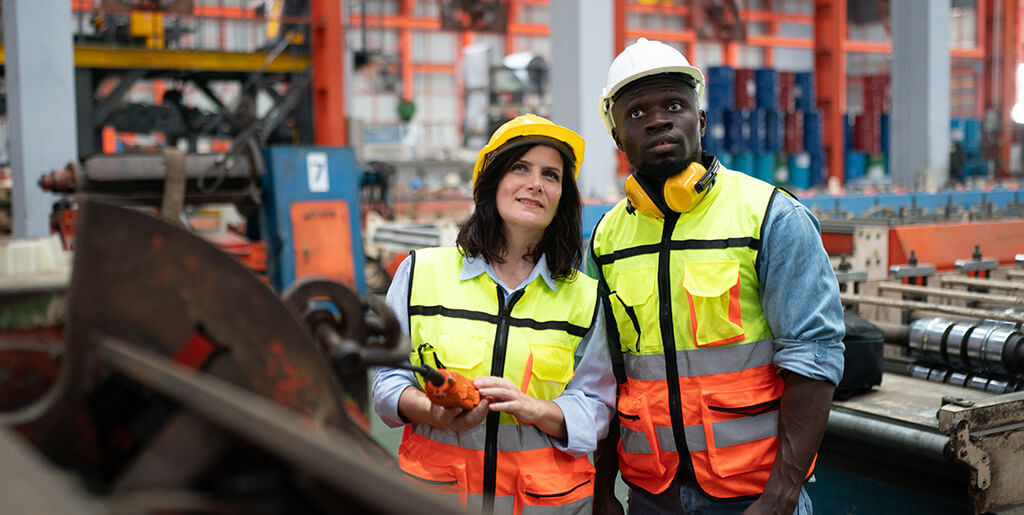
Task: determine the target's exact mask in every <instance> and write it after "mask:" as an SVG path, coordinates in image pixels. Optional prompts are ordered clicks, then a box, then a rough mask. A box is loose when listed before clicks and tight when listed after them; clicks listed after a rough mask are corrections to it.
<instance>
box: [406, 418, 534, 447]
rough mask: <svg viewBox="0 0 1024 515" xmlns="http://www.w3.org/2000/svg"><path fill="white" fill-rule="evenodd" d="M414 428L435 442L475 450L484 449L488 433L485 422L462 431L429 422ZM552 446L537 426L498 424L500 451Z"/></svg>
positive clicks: (416, 425)
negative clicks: (440, 426)
mask: <svg viewBox="0 0 1024 515" xmlns="http://www.w3.org/2000/svg"><path fill="white" fill-rule="evenodd" d="M413 430H415V431H416V434H418V435H421V436H425V437H427V438H429V439H430V440H431V441H433V442H437V443H443V444H446V445H454V446H456V447H461V448H463V449H470V450H474V451H482V450H484V438H485V436H486V434H487V429H486V426H485V425H483V424H480V425H479V426H477V427H474V428H473V429H467V430H465V431H462V432H460V433H456V432H455V431H452V430H451V429H441V428H438V427H433V426H429V425H427V424H413ZM551 446H552V445H551V440H549V439H548V436H547V435H546V434H545V433H543V432H541V431H540V430H539V429H537V428H536V427H533V426H521V425H517V424H501V425H499V426H498V451H532V450H535V449H546V448H548V447H551Z"/></svg>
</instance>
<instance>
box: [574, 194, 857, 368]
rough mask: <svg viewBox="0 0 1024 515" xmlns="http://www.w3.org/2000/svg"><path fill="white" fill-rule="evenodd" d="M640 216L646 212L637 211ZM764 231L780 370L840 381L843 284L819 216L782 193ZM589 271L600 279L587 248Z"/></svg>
mask: <svg viewBox="0 0 1024 515" xmlns="http://www.w3.org/2000/svg"><path fill="white" fill-rule="evenodd" d="M635 216H642V215H640V214H637V215H635ZM767 218H768V219H767V220H766V221H765V224H764V231H763V232H762V234H761V251H760V258H761V263H760V268H759V269H758V270H757V277H758V293H759V294H760V297H761V309H762V311H763V312H764V317H765V319H766V320H767V321H768V327H769V328H770V329H771V330H772V335H773V338H774V344H775V356H774V362H775V364H776V365H778V366H779V368H783V369H785V370H789V371H791V372H795V373H797V374H800V375H802V376H804V377H808V378H810V379H816V380H819V381H828V382H830V383H832V384H835V385H838V384H839V380H840V379H842V377H843V364H844V357H843V350H844V349H845V346H844V345H843V337H844V336H845V334H846V328H845V326H844V324H843V306H842V303H841V302H840V301H839V284H838V282H837V281H836V275H835V272H834V271H833V270H832V265H831V263H829V259H828V254H827V253H826V252H825V248H824V247H823V246H822V243H821V227H820V225H818V219H817V218H815V216H814V214H813V213H811V211H810V210H809V209H807V207H806V206H804V205H803V204H801V203H800V202H799V201H797V200H796V199H794V198H792V197H790V196H789V195H784V194H781V193H780V194H778V195H775V199H774V200H773V201H772V205H771V207H770V208H769V209H768V215H767ZM586 270H587V275H590V276H591V277H597V276H598V273H597V268H596V265H595V263H594V262H593V256H592V255H591V253H590V252H587V261H586Z"/></svg>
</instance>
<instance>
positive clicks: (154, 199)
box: [39, 146, 264, 205]
mask: <svg viewBox="0 0 1024 515" xmlns="http://www.w3.org/2000/svg"><path fill="white" fill-rule="evenodd" d="M263 171H264V164H263V157H262V155H261V154H260V149H259V148H257V147H253V148H249V147H248V146H241V147H240V149H239V151H237V152H234V153H233V154H186V155H185V160H184V176H185V184H186V189H185V199H186V201H188V202H237V201H240V200H243V199H246V198H248V197H250V196H251V195H252V193H253V192H254V191H258V184H259V181H260V178H261V177H262V175H263ZM166 177H167V164H166V160H165V158H164V156H163V155H162V154H157V153H154V154H97V155H93V156H90V157H88V158H86V159H85V160H83V161H82V162H81V163H79V162H71V163H68V165H67V166H66V167H65V168H63V169H60V170H53V171H51V172H49V173H47V174H44V175H43V176H42V177H40V178H39V186H40V187H41V188H43V189H44V190H47V191H51V192H54V193H74V194H89V195H92V196H98V197H103V198H110V199H117V200H118V201H127V202H132V203H139V204H151V205H159V203H160V200H161V198H162V195H163V190H164V180H165V178H166ZM254 181H255V183H254Z"/></svg>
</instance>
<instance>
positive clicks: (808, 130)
mask: <svg viewBox="0 0 1024 515" xmlns="http://www.w3.org/2000/svg"><path fill="white" fill-rule="evenodd" d="M823 118H824V117H823V116H822V115H821V111H818V110H813V111H806V112H804V152H810V153H812V154H820V153H822V152H824V150H825V143H824V141H823V138H824V134H825V126H824V120H823Z"/></svg>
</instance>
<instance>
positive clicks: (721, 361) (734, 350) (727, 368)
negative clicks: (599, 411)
mask: <svg viewBox="0 0 1024 515" xmlns="http://www.w3.org/2000/svg"><path fill="white" fill-rule="evenodd" d="M774 355H775V347H774V344H773V343H772V340H771V338H766V339H764V340H758V341H756V342H751V343H745V344H743V345H727V346H724V347H712V348H710V349H691V350H677V351H676V363H677V366H678V368H679V377H698V376H708V375H714V374H725V373H728V372H738V371H740V370H747V369H750V368H756V367H760V366H764V365H768V364H771V362H772V357H773V356H774ZM622 357H623V361H624V363H625V365H626V375H627V376H629V377H630V378H631V379H636V380H638V381H657V380H664V379H665V355H664V354H630V353H624V354H623V356H622Z"/></svg>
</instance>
